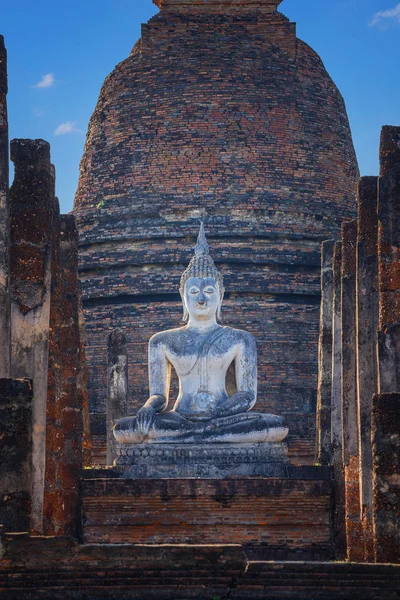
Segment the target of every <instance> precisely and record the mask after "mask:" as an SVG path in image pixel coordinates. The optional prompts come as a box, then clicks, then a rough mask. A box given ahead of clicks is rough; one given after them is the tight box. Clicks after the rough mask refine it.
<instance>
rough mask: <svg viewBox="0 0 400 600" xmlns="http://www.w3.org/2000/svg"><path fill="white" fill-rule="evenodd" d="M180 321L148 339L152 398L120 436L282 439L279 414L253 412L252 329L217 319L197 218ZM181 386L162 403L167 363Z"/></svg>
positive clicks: (209, 262) (124, 440)
mask: <svg viewBox="0 0 400 600" xmlns="http://www.w3.org/2000/svg"><path fill="white" fill-rule="evenodd" d="M180 293H181V297H182V302H183V307H184V321H186V322H187V323H186V325H185V326H184V327H180V328H177V329H171V330H168V331H163V332H161V333H157V334H156V335H154V336H153V337H152V338H151V340H150V343H149V382H150V398H149V399H148V400H147V402H146V403H145V405H144V406H143V407H142V408H141V409H140V410H139V411H138V413H137V415H136V416H135V417H133V416H132V417H126V418H123V419H120V420H119V421H118V422H117V423H116V425H115V426H114V436H115V438H116V440H117V441H118V442H119V443H121V444H141V443H151V444H154V443H172V442H175V443H218V442H224V443H239V444H243V443H253V444H254V443H263V442H281V441H282V440H284V439H285V438H286V436H287V434H288V428H287V427H286V426H285V424H284V420H283V418H282V417H279V416H276V415H271V414H264V413H260V412H253V411H252V409H253V407H254V405H255V403H256V399H257V349H256V342H255V339H254V338H253V336H252V335H250V334H249V333H246V332H244V331H240V330H239V329H233V328H232V327H223V326H221V325H219V324H218V322H217V319H218V318H219V317H220V312H221V305H222V300H223V296H224V284H223V278H222V275H221V274H220V273H219V271H218V270H217V268H216V266H215V264H214V261H213V259H212V258H211V256H210V254H209V248H208V244H207V241H206V237H205V233H204V225H203V223H202V224H201V226H200V233H199V237H198V240H197V244H196V247H195V251H194V257H193V258H192V260H191V261H190V264H189V266H188V268H187V269H186V271H185V272H184V273H183V275H182V278H181V285H180ZM172 368H174V369H175V371H176V373H177V375H178V378H179V394H178V397H177V399H176V401H175V404H174V406H173V408H172V410H167V409H168V404H169V392H170V379H171V370H172Z"/></svg>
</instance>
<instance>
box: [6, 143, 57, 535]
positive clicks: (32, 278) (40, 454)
mask: <svg viewBox="0 0 400 600" xmlns="http://www.w3.org/2000/svg"><path fill="white" fill-rule="evenodd" d="M11 159H12V160H13V162H14V165H15V177H14V183H13V185H12V187H11V190H10V217H11V229H10V237H11V270H10V282H11V299H12V307H11V376H12V377H13V378H16V379H19V378H25V377H26V378H30V379H33V395H34V403H33V476H32V490H33V491H32V523H31V526H32V528H33V530H34V531H36V532H38V533H41V532H42V526H43V491H44V472H45V456H46V453H45V435H46V398H47V375H48V334H49V314H50V283H51V238H52V220H53V210H54V195H55V192H54V186H55V181H54V168H53V166H52V165H51V163H50V146H49V144H48V143H47V142H44V141H43V140H13V141H12V142H11Z"/></svg>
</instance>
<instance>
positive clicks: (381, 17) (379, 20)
mask: <svg viewBox="0 0 400 600" xmlns="http://www.w3.org/2000/svg"><path fill="white" fill-rule="evenodd" d="M393 23H394V24H396V25H400V3H399V4H397V5H396V6H395V7H394V8H389V9H388V10H381V11H379V12H377V13H376V14H375V15H374V16H373V18H372V21H371V23H370V27H376V26H377V25H378V26H381V27H384V28H386V27H387V26H389V25H391V24H393Z"/></svg>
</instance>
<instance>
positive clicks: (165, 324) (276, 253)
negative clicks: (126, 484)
mask: <svg viewBox="0 0 400 600" xmlns="http://www.w3.org/2000/svg"><path fill="white" fill-rule="evenodd" d="M156 3H157V5H158V6H159V8H160V9H161V10H160V12H159V13H158V14H157V15H156V16H155V17H153V18H152V19H150V21H149V22H148V23H147V24H146V25H143V28H142V37H141V39H140V40H139V41H138V42H137V43H136V45H135V46H134V48H133V50H132V53H131V55H130V56H129V57H128V58H127V59H126V60H124V61H123V62H121V63H120V64H119V65H118V66H117V67H116V68H115V70H114V71H113V72H112V73H111V74H110V75H109V76H108V77H107V79H106V81H105V83H104V85H103V88H102V90H101V93H100V98H99V101H98V104H97V107H96V109H95V112H94V114H93V116H92V118H91V121H90V125H89V131H88V136H87V141H86V147H85V152H84V156H83V159H82V163H81V175H80V180H79V187H78V191H77V195H76V200H75V209H74V211H75V215H76V217H77V219H78V226H79V230H80V244H81V248H80V272H81V281H82V286H83V294H84V308H85V318H86V339H87V359H88V368H89V393H90V403H91V412H92V413H96V414H93V415H92V431H93V433H96V432H97V434H99V437H98V438H97V440H98V441H99V442H101V440H102V439H104V438H102V437H101V435H104V413H105V402H106V360H107V353H106V338H107V335H108V333H109V332H110V331H111V330H112V329H113V328H116V327H120V328H122V329H123V331H124V332H125V333H126V335H127V338H128V348H129V378H130V398H131V412H134V411H135V410H136V409H137V408H138V407H139V406H141V405H142V404H143V403H144V401H145V400H146V398H147V394H148V384H147V343H148V340H149V338H150V336H151V335H152V334H153V333H155V332H157V331H161V330H163V329H167V328H171V327H173V326H178V324H179V322H180V319H181V314H182V312H181V306H180V301H179V295H178V288H179V278H180V275H181V273H182V271H183V270H184V268H185V267H186V266H187V264H188V262H189V259H190V256H191V253H192V247H193V245H194V243H195V237H196V235H197V232H198V225H199V218H203V220H204V223H205V228H206V232H207V237H208V240H209V243H210V247H211V251H212V255H213V258H214V259H215V262H216V264H217V266H218V268H220V270H221V271H222V272H223V274H224V279H225V283H226V289H227V294H226V301H225V304H224V308H223V318H224V323H226V324H230V325H232V326H233V327H237V328H243V329H245V330H247V331H250V332H251V333H253V334H254V335H255V336H256V338H257V341H258V351H259V400H258V407H259V409H260V410H262V411H270V412H273V413H277V414H283V415H285V416H286V417H287V420H288V423H289V426H290V428H291V434H290V438H289V442H290V452H291V455H292V457H294V459H295V460H296V461H300V462H303V463H304V462H307V461H313V452H314V437H315V399H316V385H317V341H318V321H319V301H320V283H319V276H320V243H321V241H322V240H325V239H327V238H338V237H339V235H340V233H339V232H340V225H341V223H342V221H343V220H344V219H349V218H353V217H354V216H355V215H356V203H355V187H356V182H357V179H358V167H357V161H356V157H355V152H354V148H353V143H352V139H351V133H350V128H349V123H348V119H347V114H346V108H345V105H344V102H343V99H342V97H341V95H340V93H339V92H338V90H337V88H336V86H335V85H334V83H333V82H332V80H331V78H330V77H329V75H328V73H327V72H326V70H325V68H324V65H323V64H322V62H321V60H320V58H319V57H318V55H317V54H316V53H315V52H314V51H313V50H312V49H311V48H310V47H309V46H308V45H307V44H305V43H304V42H302V41H301V40H299V39H297V38H296V28H295V24H293V23H290V21H289V20H288V19H287V18H286V17H285V16H283V15H282V14H280V13H279V12H278V11H277V7H278V5H279V4H280V2H279V1H278V0H264V1H262V0H258V1H256V0H248V1H245V0H208V1H207V0H192V1H191V0H158V1H157V2H156ZM100 434H101V435H100ZM95 439H96V438H95ZM100 460H101V459H100V458H99V461H100Z"/></svg>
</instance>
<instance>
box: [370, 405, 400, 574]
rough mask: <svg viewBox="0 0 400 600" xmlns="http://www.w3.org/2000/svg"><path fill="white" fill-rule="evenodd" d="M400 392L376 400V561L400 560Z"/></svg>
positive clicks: (374, 453) (374, 487)
mask: <svg viewBox="0 0 400 600" xmlns="http://www.w3.org/2000/svg"><path fill="white" fill-rule="evenodd" d="M399 423H400V394H381V395H376V396H375V397H374V399H373V411H372V446H373V457H374V459H373V460H374V479H373V494H374V536H375V561H376V562H381V563H400V486H399V480H400V444H399Z"/></svg>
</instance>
